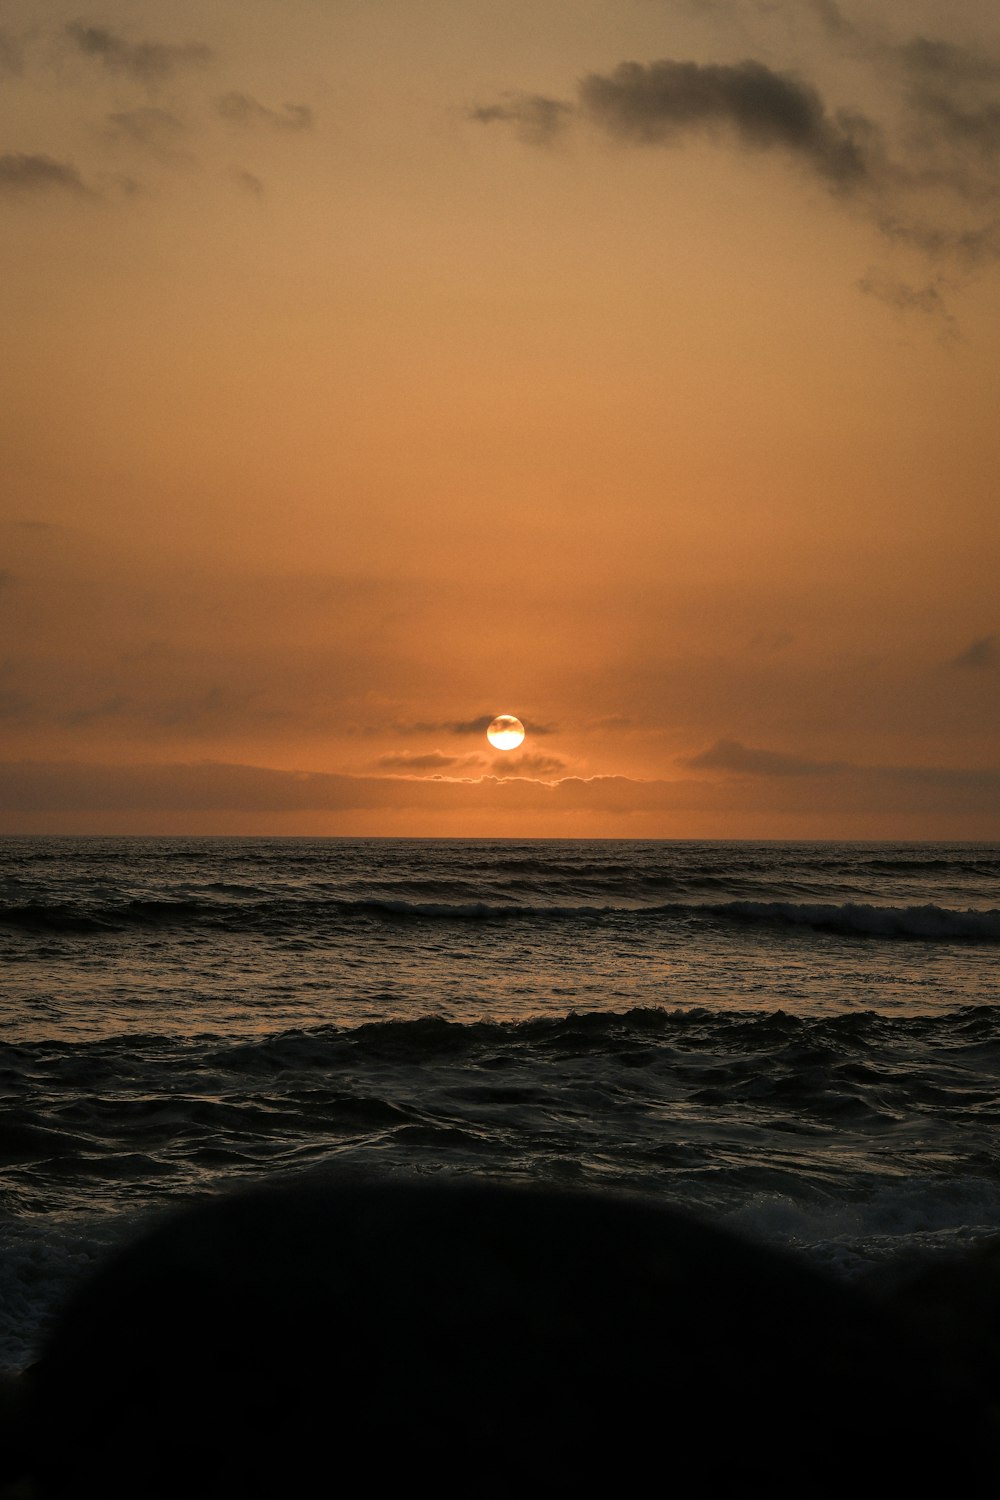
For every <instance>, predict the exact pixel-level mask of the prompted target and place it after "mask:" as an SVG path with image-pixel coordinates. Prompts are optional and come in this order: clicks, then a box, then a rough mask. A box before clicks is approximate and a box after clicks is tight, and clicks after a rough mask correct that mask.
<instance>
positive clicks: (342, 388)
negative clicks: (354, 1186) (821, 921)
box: [0, 0, 1000, 838]
mask: <svg viewBox="0 0 1000 1500" xmlns="http://www.w3.org/2000/svg"><path fill="white" fill-rule="evenodd" d="M871 17H872V7H871V6H862V5H854V6H848V5H846V4H845V5H843V6H838V5H835V4H833V3H832V0H812V3H808V0H794V3H792V0H789V3H788V4H784V5H783V4H781V3H778V4H776V5H774V6H767V7H764V6H761V5H759V4H757V3H753V0H745V3H744V0H731V3H730V0H718V3H716V4H713V5H712V6H705V5H696V4H694V3H692V0H677V3H673V4H672V3H670V0H573V3H572V4H568V3H567V0H531V3H528V0H507V3H505V4H504V5H500V6H498V5H496V3H495V0H494V3H493V4H485V3H482V0H421V3H419V4H415V3H414V0H337V3H333V4H331V3H329V0H282V3H281V4H279V3H277V0H252V3H249V0H239V3H237V0H215V3H213V5H212V6H211V7H207V8H206V7H204V6H198V5H194V4H190V3H181V0H173V3H170V4H166V3H160V0H143V3H142V4H141V5H140V4H138V3H125V0H111V3H108V4H105V5H103V6H102V7H101V8H100V9H99V10H98V9H95V10H93V11H84V12H81V11H80V9H79V8H78V5H77V4H76V3H73V4H65V5H64V4H62V3H61V0H46V3H45V4H44V5H42V4H41V3H39V0H21V3H18V0H11V3H8V4H7V6H6V7H5V10H4V12H3V16H2V20H0V257H2V261H0V264H2V272H0V313H2V318H3V327H4V335H5V338H4V342H5V349H6V356H5V359H4V361H3V362H2V365H0V386H2V389H0V429H2V449H0V451H2V457H3V468H2V495H0V506H2V510H0V761H2V762H3V765H2V766H0V829H2V830H5V831H7V832H35V831H39V832H158V831H163V832H175V833H256V832H260V833H291V834H310V833H315V834H332V833H349V834H420V835H436V834H441V835H493V834H497V835H518V836H522V835H523V836H530V835H545V836H578V835H599V836H610V837H618V836H621V837H633V836H640V837H666V838H670V837H698V836H704V837H754V838H756V837H765V838H766V837H774V838H787V837H804V838H808V837H904V838H924V837H926V838H996V837H1000V590H998V586H997V577H998V561H1000V558H998V551H1000V549H998V539H1000V520H998V516H1000V506H998V497H997V485H998V479H997V476H998V473H1000V462H998V459H1000V452H998V450H1000V420H998V415H997V414H998V411H1000V389H998V387H1000V347H998V346H1000V203H998V197H1000V194H998V189H1000V124H998V121H1000V16H997V13H996V11H995V8H994V7H992V6H988V5H986V4H985V3H971V0H966V3H960V4H958V5H957V6H953V7H950V8H949V10H948V13H947V16H945V15H944V14H943V13H942V12H941V8H940V7H939V6H936V5H934V6H932V5H930V4H925V5H921V4H914V3H910V0H908V3H906V4H905V5H904V4H902V3H887V4H885V5H883V6H881V7H879V8H878V20H877V23H874V22H873V21H872V19H871ZM496 713H515V714H518V715H520V717H521V718H523V719H524V720H525V722H526V724H527V725H528V729H529V734H528V738H527V740H526V741H525V745H524V747H523V749H522V750H521V751H519V752H513V753H511V754H508V755H504V754H502V753H500V752H494V751H493V750H491V749H490V747H489V745H488V744H487V742H486V740H485V738H484V735H483V732H482V731H483V724H484V722H485V721H486V720H488V719H489V718H490V717H492V716H493V715H494V714H496Z"/></svg>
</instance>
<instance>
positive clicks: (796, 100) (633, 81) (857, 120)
mask: <svg viewBox="0 0 1000 1500" xmlns="http://www.w3.org/2000/svg"><path fill="white" fill-rule="evenodd" d="M505 101H506V102H502V103H499V104H492V105H485V106H480V107H478V108H477V109H474V110H472V111H470V115H471V118H472V119H474V120H477V121H478V122H479V123H480V124H484V125H488V124H492V123H494V122H495V121H501V122H503V123H507V124H512V125H513V126H514V127H515V129H516V130H517V132H518V134H519V135H521V137H522V138H523V139H527V140H529V141H534V142H538V141H539V140H547V139H550V138H551V136H552V135H553V134H554V133H555V132H556V131H558V130H560V129H561V128H562V127H563V125H564V124H565V123H566V122H567V121H568V119H569V118H570V116H571V115H572V114H573V113H577V114H580V115H583V116H585V117H586V118H588V119H589V120H591V121H592V122H594V123H595V124H597V125H598V126H600V127H601V128H602V129H603V130H605V131H606V132H607V133H608V134H609V135H613V136H618V137H620V138H621V139H624V140H630V141H634V142H638V143H640V144H643V145H673V144H675V143H676V142H677V141H679V140H680V139H681V138H682V137H684V136H691V135H696V134H702V135H705V134H715V133H717V132H718V131H719V130H720V129H722V130H727V131H729V132H730V133H731V134H732V135H733V136H735V138H736V139H737V140H738V141H739V142H740V143H741V144H742V145H744V146H748V147H752V148H754V149H756V150H770V149H775V148H777V149H780V150H784V151H786V152H789V153H790V154H791V155H793V156H794V157H797V158H798V159H799V160H801V161H803V162H805V163H806V165H807V166H809V167H810V168H811V170H812V171H813V172H815V173H816V174H817V175H818V176H819V177H821V178H822V179H823V180H824V181H825V182H827V183H828V184H829V185H830V186H834V187H837V188H851V187H856V186H858V185H860V184H861V183H863V182H864V181H865V180H866V179H867V178H868V176H869V174H870V167H869V162H868V151H869V146H870V144H871V142H872V141H873V140H874V138H875V137H876V136H877V134H878V132H877V130H876V127H875V126H874V125H873V124H872V122H871V121H869V120H867V119H866V118H865V117H863V116H861V115H857V114H848V113H847V112H845V111H838V112H837V113H836V114H834V115H831V114H829V113H828V112H827V110H826V108H825V106H824V104H823V101H822V99H821V97H820V95H819V93H818V92H817V90H816V89H814V88H813V87H812V86H811V85H810V84H808V83H805V82H803V81H802V80H801V79H798V78H796V77H794V76H793V75H792V74H790V73H779V72H776V71H775V70H774V69H772V68H769V67H767V65H766V64H764V63H761V62H755V61H753V60H752V59H747V60H746V61H744V62H739V63H731V64H720V63H710V64H702V63H697V62H678V61H675V60H672V59H662V60H660V61H657V62H651V63H637V62H624V63H621V64H620V65H619V66H618V67H617V68H615V69H614V71H613V72H611V73H590V74H588V75H587V77H585V78H584V79H582V80H581V82H580V83H579V85H578V87H577V103H576V105H575V106H574V105H571V104H569V103H567V102H565V101H562V100H558V99H548V98H544V97H542V96H538V95H525V94H514V95H509V96H505Z"/></svg>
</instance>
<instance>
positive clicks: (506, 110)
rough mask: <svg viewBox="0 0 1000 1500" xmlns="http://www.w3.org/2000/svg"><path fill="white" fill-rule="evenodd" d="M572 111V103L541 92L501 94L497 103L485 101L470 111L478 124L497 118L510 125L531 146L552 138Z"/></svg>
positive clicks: (491, 122) (561, 128)
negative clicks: (547, 96) (550, 97)
mask: <svg viewBox="0 0 1000 1500" xmlns="http://www.w3.org/2000/svg"><path fill="white" fill-rule="evenodd" d="M572 115H573V106H572V105H571V104H567V103H566V101H565V100H564V99H549V98H546V97H545V95H543V94H516V93H509V94H504V95H503V97H502V98H501V100H500V101H499V103H497V104H484V105H480V106H478V107H476V108H474V109H471V110H470V111H469V117H470V119H473V120H477V121H478V122H479V124H480V125H491V124H493V123H494V122H495V121H498V120H499V121H501V122H503V123H504V124H506V125H511V126H512V127H513V129H514V132H515V134H516V135H517V136H518V137H519V138H520V139H521V140H522V141H527V142H528V143H529V145H532V146H542V145H546V144H548V142H550V141H552V140H554V139H555V137H556V136H557V135H559V134H560V132H561V131H562V130H563V128H564V127H565V126H566V125H567V124H568V122H569V120H570V119H571V118H572Z"/></svg>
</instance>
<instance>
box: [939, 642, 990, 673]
mask: <svg viewBox="0 0 1000 1500" xmlns="http://www.w3.org/2000/svg"><path fill="white" fill-rule="evenodd" d="M951 665H952V666H953V667H962V668H970V669H971V670H973V671H976V672H984V671H987V672H988V671H992V670H994V669H995V668H997V667H1000V636H996V635H984V636H982V637H981V638H980V639H979V640H978V641H973V642H972V644H971V646H966V648H965V650H964V651H960V652H959V654H958V655H957V656H956V657H954V658H953V659H952V662H951Z"/></svg>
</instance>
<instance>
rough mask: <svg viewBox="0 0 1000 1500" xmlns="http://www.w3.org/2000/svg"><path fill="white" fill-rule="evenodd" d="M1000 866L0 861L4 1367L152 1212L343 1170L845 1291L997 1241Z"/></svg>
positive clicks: (230, 843) (221, 845)
mask: <svg viewBox="0 0 1000 1500" xmlns="http://www.w3.org/2000/svg"><path fill="white" fill-rule="evenodd" d="M998 907H1000V849H998V848H997V847H996V846H988V845H981V844H980V845H969V844H925V845H915V844H905V845H889V844H830V843H826V844H756V845H754V844H745V843H733V844H726V843H673V842H669V843H653V842H604V841H594V842H581V841H574V842H565V843H563V842H524V843H516V842H502V843H501V842H488V841H469V842H465V841H454V840H442V841H396V840H372V841H365V840H273V839H268V840H250V839H226V840H212V839H199V840H184V839H82V838H81V839H68V838H67V839H57V838H38V839H28V838H10V839H5V840H2V841H0V966H2V993H0V1089H2V1095H3V1111H2V1116H0V1174H2V1175H0V1194H2V1196H0V1363H2V1364H5V1365H7V1366H10V1367H17V1366H18V1365H20V1364H22V1363H24V1362H25V1361H26V1360H27V1359H30V1358H31V1357H32V1354H33V1351H34V1349H35V1347H36V1345H37V1339H38V1336H39V1332H40V1330H41V1329H42V1328H43V1327H44V1324H45V1320H46V1318H47V1317H48V1316H49V1315H50V1313H51V1310H52V1308H53V1306H55V1305H56V1304H57V1302H58V1301H59V1300H60V1298H61V1297H62V1296H64V1294H65V1291H66V1289H67V1288H68V1287H69V1286H70V1285H72V1283H73V1282H74V1280H76V1279H77V1278H78V1277H79V1276H80V1275H82V1274H83V1273H84V1272H85V1271H86V1270H87V1269H88V1268H89V1267H90V1266H91V1265H92V1264H93V1263H94V1261H95V1260H96V1259H97V1258H98V1257H99V1256H100V1254H101V1253H102V1250H103V1247H104V1246H106V1245H107V1244H110V1243H113V1242H114V1241H115V1240H116V1239H118V1238H120V1237H121V1236H122V1235H123V1234H127V1233H129V1232H131V1231H132V1230H133V1229H134V1227H135V1225H136V1223H137V1222H139V1221H140V1220H141V1219H142V1218H143V1217H144V1216H145V1215H148V1213H149V1212H150V1210H151V1209H154V1208H156V1207H161V1206H163V1205H164V1204H165V1203H169V1202H171V1201H173V1200H178V1199H183V1198H186V1197H189V1196H191V1195H194V1194H198V1193H201V1192H204V1191H207V1190H211V1189H213V1188H214V1187H216V1186H218V1185H220V1184H221V1183H225V1182H231V1181H233V1180H237V1179H247V1178H254V1177H260V1176H262V1175H270V1174H273V1173H287V1172H294V1171H299V1170H303V1169H308V1168H311V1167H314V1166H317V1165H319V1164H322V1163H326V1162H330V1161H334V1160H342V1161H347V1162H351V1163H355V1162H365V1163H370V1164H372V1165H375V1166H378V1167H380V1168H383V1169H388V1170H392V1169H395V1168H403V1169H407V1170H416V1171H418V1172H425V1173H426V1172H441V1171H449V1172H459V1173H467V1172H468V1173H478V1174H488V1175H490V1176H499V1177H505V1178H531V1179H536V1180H537V1179H541V1180H547V1181H552V1182H562V1183H574V1184H581V1185H585V1184H589V1183H590V1184H604V1185H613V1186H619V1187H623V1188H635V1189H640V1190H642V1191H644V1192H648V1193H652V1194H654V1195H656V1196H659V1197H661V1198H663V1199H664V1200H666V1201H669V1202H674V1203H679V1204H682V1205H686V1206H690V1207H694V1208H696V1209H697V1210H698V1211H699V1212H700V1213H702V1214H703V1215H707V1216H709V1217H712V1218H714V1219H717V1220H720V1221H723V1222H726V1223H729V1224H733V1225H735V1226H736V1227H739V1228H742V1229H744V1230H745V1231H747V1232H749V1233H751V1234H753V1235H756V1236H757V1237H758V1238H762V1239H764V1240H766V1241H768V1242H771V1243H778V1244H784V1245H792V1246H797V1247H800V1248H801V1249H802V1250H803V1252H804V1253H805V1254H807V1255H809V1256H810V1257H812V1258H813V1259H817V1260H820V1261H821V1262H823V1263H824V1264H827V1265H832V1266H834V1267H836V1268H838V1269H839V1270H841V1271H843V1273H844V1274H854V1273H855V1272H856V1271H858V1270H859V1269H864V1268H865V1267H867V1266H869V1265H871V1264H873V1263H875V1262H878V1261H879V1260H880V1259H882V1258H884V1257H885V1256H886V1255H890V1254H899V1253H912V1252H914V1251H919V1250H940V1249H951V1248H954V1247H956V1246H962V1245H965V1244H969V1243H973V1242H975V1241H976V1240H977V1239H979V1238H980V1237H982V1236H984V1235H989V1234H993V1233H997V1232H1000V1153H998V1141H1000V1133H998V1126H1000V1083H998V1078H1000V1009H998V1001H1000V978H998V960H1000V910H998Z"/></svg>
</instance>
